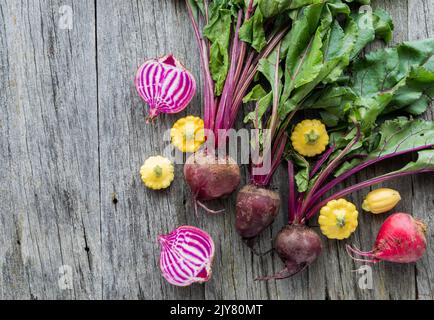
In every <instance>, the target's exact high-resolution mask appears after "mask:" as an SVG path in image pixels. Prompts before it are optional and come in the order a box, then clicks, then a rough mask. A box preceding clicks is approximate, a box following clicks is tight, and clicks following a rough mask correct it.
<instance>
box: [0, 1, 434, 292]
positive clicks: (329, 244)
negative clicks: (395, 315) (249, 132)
mask: <svg viewBox="0 0 434 320" xmlns="http://www.w3.org/2000/svg"><path fill="white" fill-rule="evenodd" d="M373 2H374V3H373V6H374V7H375V8H384V9H387V10H388V11H389V12H390V13H391V14H392V16H393V17H394V21H395V27H396V28H395V29H396V31H395V38H394V43H397V42H400V41H403V40H408V39H419V38H426V37H434V22H433V20H432V19H431V17H432V15H433V14H434V0H375V1H373ZM63 5H70V6H71V7H72V9H73V12H74V15H73V16H74V24H73V29H72V30H62V29H60V28H59V25H58V21H59V18H60V16H59V8H60V7H61V6H63ZM381 46H383V45H382V44H381V43H376V44H375V45H373V46H372V48H378V47H381ZM196 48H197V47H196V43H195V40H194V37H193V32H192V29H191V27H190V23H189V21H188V16H187V12H186V8H185V5H184V1H180V0H158V1H156V0H135V1H130V0H128V1H115V0H74V1H73V0H65V1H60V0H29V1H27V2H22V1H15V0H0V106H1V113H0V298H1V299H20V298H22V299H283V300H292V299H434V291H433V290H434V276H433V274H434V249H433V246H432V245H431V246H430V247H429V249H428V253H427V255H426V257H425V258H424V259H423V260H422V261H421V262H420V263H418V264H417V265H409V266H399V265H391V264H381V265H378V266H375V267H374V269H373V275H374V283H373V284H374V288H373V290H361V289H360V288H359V286H358V280H359V275H358V274H357V273H355V272H352V270H355V269H357V268H359V267H360V264H355V263H353V262H352V261H351V259H349V258H348V257H347V255H346V253H345V250H344V246H345V242H339V243H338V242H334V241H325V239H324V244H325V250H324V254H323V255H322V256H321V258H320V259H319V261H318V262H317V263H316V264H315V265H313V266H312V267H310V268H309V270H307V271H306V272H304V273H303V274H301V275H299V276H297V277H294V278H293V279H291V280H285V281H280V282H268V283H257V282H253V279H254V278H255V277H257V276H261V275H267V274H272V273H275V272H276V271H280V269H281V268H282V267H283V266H282V263H281V261H280V260H279V259H278V257H277V256H275V255H273V254H272V255H270V256H268V257H263V258H259V257H256V256H254V255H253V254H252V253H251V251H250V250H249V249H247V248H246V246H245V245H244V244H243V243H242V241H241V240H240V239H239V237H238V236H237V234H236V232H235V228H234V224H235V214H234V210H233V208H234V198H230V199H226V200H222V201H218V202H216V203H213V204H212V206H213V207H215V208H222V207H224V208H226V210H227V213H226V214H225V215H221V216H213V217H211V216H207V215H205V214H202V215H200V217H199V218H196V217H195V216H194V213H193V208H192V202H191V195H190V192H189V190H188V188H187V187H186V185H185V183H184V181H183V179H182V169H183V168H182V166H180V165H179V166H177V167H176V175H177V179H176V180H175V182H174V184H173V185H172V187H171V188H170V189H169V190H167V191H164V192H151V191H148V190H146V189H145V188H144V187H143V186H142V184H141V181H140V177H139V169H140V166H141V165H142V164H143V162H144V161H145V159H146V158H148V157H149V156H153V155H158V154H164V153H165V152H167V147H168V141H167V140H165V139H164V137H165V134H166V133H167V130H168V129H169V128H170V127H171V124H173V122H174V121H175V120H176V119H178V118H180V117H182V116H185V115H187V114H196V115H200V110H201V98H200V96H201V95H200V94H198V95H197V97H196V98H195V99H194V100H193V102H192V104H191V107H190V108H189V109H188V110H187V111H185V112H183V113H182V114H180V115H176V116H162V117H161V118H159V119H158V121H156V122H155V123H154V124H152V125H148V124H146V121H145V117H144V115H143V112H144V111H145V109H146V108H145V105H144V103H143V102H142V101H141V99H140V98H139V96H138V95H137V93H136V91H135V88H134V83H133V78H134V74H135V72H136V70H137V68H138V66H139V65H140V64H141V63H143V61H144V60H145V59H146V58H153V57H157V56H162V55H165V54H167V53H173V54H175V56H176V57H178V58H179V59H180V60H181V61H182V62H183V63H184V64H185V65H186V66H187V67H188V68H189V69H191V70H192V72H193V73H194V74H195V75H196V76H197V78H198V80H200V81H199V82H201V80H202V79H200V77H199V74H200V69H199V63H198V61H199V56H198V52H197V49H196ZM199 93H200V92H199ZM432 110H433V109H432V108H431V110H430V111H429V112H427V114H426V115H424V117H425V118H426V119H433V118H434V114H433V111H432ZM395 167H396V168H398V167H399V164H396V163H393V162H389V163H385V164H383V165H382V166H377V167H375V168H373V169H372V170H370V171H367V172H363V173H362V174H360V175H357V176H356V177H353V178H351V179H349V181H347V182H346V184H344V185H343V186H345V185H349V184H352V183H355V182H359V181H362V180H365V179H367V178H368V177H372V176H373V175H375V174H379V173H382V172H386V171H389V170H390V169H391V168H395ZM244 176H245V175H244ZM386 185H387V186H392V187H394V188H396V189H398V190H399V191H401V193H402V194H405V195H407V196H405V197H404V201H402V202H401V203H400V205H399V207H398V208H397V209H398V210H400V211H404V212H412V213H414V215H415V216H418V217H420V218H423V219H424V220H425V221H426V222H428V224H429V227H430V229H431V231H430V233H429V241H430V242H432V241H434V238H433V231H432V230H434V221H433V220H434V219H433V218H432V217H433V214H434V209H433V207H434V206H433V205H434V195H433V194H434V193H433V192H432V191H433V190H434V177H433V176H430V175H425V176H421V177H412V178H405V179H401V180H399V181H397V182H393V183H388V184H386ZM343 186H340V188H342V187H343ZM273 187H274V188H278V189H279V190H280V191H281V194H282V195H283V197H282V198H283V207H282V210H281V215H280V217H279V219H278V221H276V223H275V224H274V225H273V226H272V227H271V228H270V229H269V230H267V231H266V232H265V233H264V234H263V235H262V236H261V237H260V240H259V243H258V249H259V250H260V251H267V250H268V249H269V248H270V247H271V245H272V242H271V241H272V239H273V237H274V236H275V235H276V234H277V232H278V231H279V230H280V229H281V228H282V226H283V225H284V224H285V223H286V218H285V216H286V215H285V212H286V211H287V207H286V204H285V202H286V196H285V195H286V194H287V185H286V171H285V169H284V168H281V169H280V170H279V172H278V174H276V177H275V181H274V183H273ZM368 191H369V190H365V191H363V192H360V193H357V194H356V195H354V196H352V197H351V200H353V201H354V202H355V203H358V204H360V203H361V202H362V199H363V197H364V196H365V194H366V193H367V192H368ZM383 220H384V216H380V217H373V216H371V215H367V214H365V213H361V219H360V225H361V226H360V228H359V229H358V231H357V233H356V235H355V236H354V237H352V238H351V239H350V240H349V241H348V242H347V243H354V244H356V245H358V246H360V247H362V248H369V247H370V246H372V243H373V242H374V240H375V236H376V234H377V231H378V229H379V227H380V225H381V223H382V221H383ZM180 225H194V226H198V227H201V228H203V229H205V230H207V231H208V232H209V233H210V234H211V235H212V236H213V238H214V240H215V242H216V247H217V248H216V249H217V251H216V252H217V256H216V262H215V266H214V276H213V279H212V280H211V281H210V282H209V283H208V284H206V285H202V286H199V285H196V286H193V287H191V288H175V287H173V286H170V285H169V284H168V283H167V282H166V281H164V279H162V277H161V275H160V272H159V268H158V257H159V249H160V248H159V245H158V243H157V242H156V238H157V236H158V235H159V234H164V233H168V232H170V231H172V230H173V229H174V228H176V227H178V226H180ZM311 225H312V226H313V227H314V228H316V225H317V221H316V219H313V221H312V223H311ZM65 265H66V266H70V267H71V268H72V276H73V277H72V280H73V288H72V290H62V288H61V287H59V285H58V281H59V279H60V278H61V275H62V274H60V273H59V268H60V267H61V266H65Z"/></svg>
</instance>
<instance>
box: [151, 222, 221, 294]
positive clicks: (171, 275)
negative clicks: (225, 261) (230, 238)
mask: <svg viewBox="0 0 434 320" xmlns="http://www.w3.org/2000/svg"><path fill="white" fill-rule="evenodd" d="M158 240H159V242H160V244H161V248H162V249H161V256H160V269H161V273H162V275H163V277H164V278H165V279H166V280H167V281H168V282H169V283H170V284H173V285H175V286H178V287H187V286H190V285H192V284H193V283H205V282H208V281H209V280H210V279H211V275H212V270H211V268H212V263H213V260H214V252H215V246H214V241H213V240H212V238H211V236H210V235H209V234H208V233H206V232H205V231H203V230H201V229H198V228H195V227H190V226H183V227H180V228H178V229H176V230H175V231H173V232H172V233H170V234H168V235H163V236H159V237H158Z"/></svg>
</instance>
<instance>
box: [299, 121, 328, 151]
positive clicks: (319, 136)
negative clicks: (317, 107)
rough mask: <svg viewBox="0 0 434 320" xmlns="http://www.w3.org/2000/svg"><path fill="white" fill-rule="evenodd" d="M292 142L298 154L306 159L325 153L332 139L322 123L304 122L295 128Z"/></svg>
mask: <svg viewBox="0 0 434 320" xmlns="http://www.w3.org/2000/svg"><path fill="white" fill-rule="evenodd" d="M291 140H292V146H293V147H294V149H295V150H296V151H297V152H298V153H300V154H301V155H303V156H305V157H314V156H317V155H319V154H321V153H323V152H324V151H325V149H326V147H327V145H328V144H329V140H330V139H329V135H328V133H327V130H326V127H325V125H324V124H323V123H322V122H321V121H319V120H304V121H303V122H301V123H299V124H298V125H297V126H296V127H295V129H294V131H293V133H292V136H291Z"/></svg>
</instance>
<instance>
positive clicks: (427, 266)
mask: <svg viewBox="0 0 434 320" xmlns="http://www.w3.org/2000/svg"><path fill="white" fill-rule="evenodd" d="M408 15H409V23H408V38H409V39H410V40H417V39H425V38H427V37H434V21H433V19H432V17H433V15H434V0H424V1H422V0H409V2H408ZM424 118H425V119H428V120H433V119H434V104H432V105H431V109H430V110H428V112H427V113H426V114H425V115H424ZM411 195H412V198H413V199H412V206H411V207H410V210H412V212H413V214H414V216H416V217H418V218H421V219H423V220H424V221H425V222H427V223H428V236H427V241H429V245H428V250H427V255H426V256H425V257H424V258H423V259H422V261H420V262H419V263H418V264H417V266H416V283H417V288H416V289H417V291H416V293H417V298H418V299H424V300H425V299H430V300H432V299H434V247H433V245H432V241H433V240H434V219H433V216H434V206H433V205H434V177H433V175H423V176H418V177H413V178H412V193H411Z"/></svg>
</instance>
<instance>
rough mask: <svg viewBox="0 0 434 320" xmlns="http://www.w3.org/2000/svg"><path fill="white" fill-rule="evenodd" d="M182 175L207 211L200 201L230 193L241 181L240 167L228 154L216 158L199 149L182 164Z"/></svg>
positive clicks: (198, 201) (196, 199)
mask: <svg viewBox="0 0 434 320" xmlns="http://www.w3.org/2000/svg"><path fill="white" fill-rule="evenodd" d="M184 176H185V180H186V182H187V184H188V185H189V186H190V189H191V192H192V194H193V197H194V199H195V201H196V203H198V204H199V205H200V206H201V207H203V208H204V209H206V210H207V211H208V212H211V213H215V212H213V211H212V210H209V209H207V208H206V206H205V205H204V204H203V203H202V201H211V200H216V199H219V198H222V197H225V196H229V195H231V194H232V193H233V192H234V191H235V190H236V189H237V188H238V186H239V184H240V181H241V172H240V167H239V166H238V164H237V162H236V161H235V160H234V159H232V158H231V157H229V156H226V157H224V158H221V157H220V158H218V157H216V156H215V155H214V154H213V153H208V152H206V151H199V152H197V153H195V154H193V155H192V156H190V157H189V158H188V159H187V161H186V163H185V165H184Z"/></svg>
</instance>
